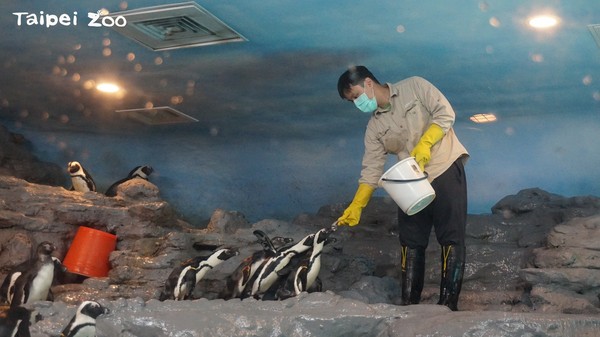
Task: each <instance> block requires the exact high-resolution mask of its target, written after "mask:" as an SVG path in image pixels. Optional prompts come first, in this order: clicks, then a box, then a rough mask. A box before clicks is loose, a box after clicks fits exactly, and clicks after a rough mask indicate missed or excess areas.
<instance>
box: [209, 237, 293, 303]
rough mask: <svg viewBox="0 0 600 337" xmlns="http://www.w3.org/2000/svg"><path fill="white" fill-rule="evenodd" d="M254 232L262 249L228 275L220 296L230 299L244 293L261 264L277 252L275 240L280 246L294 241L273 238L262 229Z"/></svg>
mask: <svg viewBox="0 0 600 337" xmlns="http://www.w3.org/2000/svg"><path fill="white" fill-rule="evenodd" d="M253 234H254V235H255V236H256V238H257V239H258V242H259V243H260V245H261V246H262V248H263V249H262V250H259V251H256V252H254V253H252V255H250V256H248V257H246V258H245V259H244V260H242V262H241V263H240V265H239V266H238V267H237V268H236V269H235V271H234V272H233V273H232V274H231V275H229V276H228V277H227V280H226V286H225V289H224V290H223V291H222V292H221V294H220V296H219V297H220V298H223V299H226V300H229V299H232V298H238V297H241V296H242V295H243V292H244V289H245V288H246V286H247V285H248V283H252V281H253V280H254V278H253V277H254V276H255V273H256V270H257V269H258V268H259V267H260V265H261V264H262V263H263V262H264V261H265V260H266V259H267V258H269V257H271V256H275V255H276V254H277V248H276V247H275V243H274V242H273V241H275V242H277V243H278V244H279V247H281V246H283V245H286V244H288V243H290V242H292V241H293V239H291V238H283V237H277V238H273V240H271V239H270V238H269V236H267V234H265V233H264V232H263V231H261V230H255V231H254V232H253Z"/></svg>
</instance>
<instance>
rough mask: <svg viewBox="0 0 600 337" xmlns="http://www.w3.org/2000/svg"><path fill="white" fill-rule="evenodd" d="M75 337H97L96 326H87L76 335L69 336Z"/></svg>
mask: <svg viewBox="0 0 600 337" xmlns="http://www.w3.org/2000/svg"><path fill="white" fill-rule="evenodd" d="M69 336H73V337H96V326H95V325H86V326H84V327H82V328H81V329H79V331H77V334H75V335H69Z"/></svg>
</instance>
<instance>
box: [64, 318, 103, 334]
mask: <svg viewBox="0 0 600 337" xmlns="http://www.w3.org/2000/svg"><path fill="white" fill-rule="evenodd" d="M61 336H63V335H62V334H61ZM64 336H65V337H96V320H94V319H91V318H90V317H87V316H84V315H77V316H76V317H75V321H74V322H73V323H72V325H71V326H69V328H68V329H67V331H66V334H64Z"/></svg>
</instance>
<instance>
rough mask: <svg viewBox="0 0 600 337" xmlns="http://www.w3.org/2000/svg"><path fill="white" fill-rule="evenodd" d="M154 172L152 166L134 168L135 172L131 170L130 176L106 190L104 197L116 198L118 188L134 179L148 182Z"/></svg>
mask: <svg viewBox="0 0 600 337" xmlns="http://www.w3.org/2000/svg"><path fill="white" fill-rule="evenodd" d="M152 172H154V169H153V168H152V167H151V166H148V165H144V166H137V167H136V168H134V169H133V170H131V172H129V174H128V175H127V177H126V178H123V179H121V180H118V181H116V182H114V183H113V184H112V185H110V187H109V188H108V189H107V190H106V192H104V195H106V196H108V197H114V196H116V195H117V187H118V186H119V185H120V184H122V183H124V182H126V181H128V180H131V179H134V178H141V179H144V180H148V176H149V175H150V174H152Z"/></svg>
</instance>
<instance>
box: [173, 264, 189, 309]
mask: <svg viewBox="0 0 600 337" xmlns="http://www.w3.org/2000/svg"><path fill="white" fill-rule="evenodd" d="M190 269H192V267H191V266H187V267H185V268H183V270H182V271H181V272H180V273H179V278H178V279H177V285H176V286H175V291H174V295H175V300H176V301H179V300H182V299H183V296H184V295H185V294H187V292H188V289H187V284H186V283H185V282H183V281H184V277H185V275H186V274H187V272H188V271H189V270H190Z"/></svg>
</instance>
